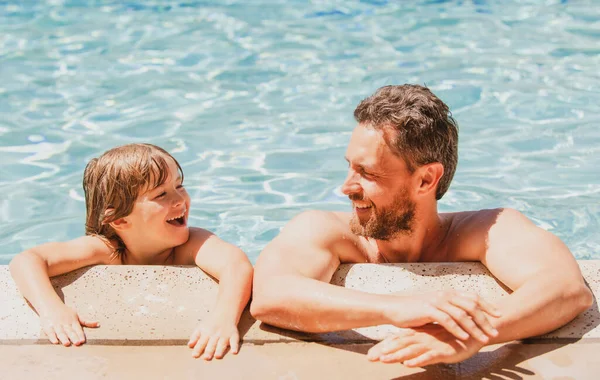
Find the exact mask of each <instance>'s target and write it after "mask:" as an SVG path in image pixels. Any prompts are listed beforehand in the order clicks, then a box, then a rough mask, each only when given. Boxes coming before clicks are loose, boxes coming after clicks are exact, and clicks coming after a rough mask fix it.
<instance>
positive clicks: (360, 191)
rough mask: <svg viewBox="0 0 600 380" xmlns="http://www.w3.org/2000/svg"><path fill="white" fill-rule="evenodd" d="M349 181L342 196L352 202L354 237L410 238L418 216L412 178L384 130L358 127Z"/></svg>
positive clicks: (350, 148) (350, 155)
mask: <svg viewBox="0 0 600 380" xmlns="http://www.w3.org/2000/svg"><path fill="white" fill-rule="evenodd" d="M346 160H347V161H348V164H349V168H348V177H347V178H346V181H345V182H344V184H343V185H342V192H343V193H344V194H346V195H348V197H349V198H350V200H351V201H352V206H353V212H352V219H351V220H350V228H351V230H352V232H353V233H355V234H357V235H361V236H365V237H370V238H373V239H377V240H389V239H392V238H393V237H395V236H397V235H398V234H400V233H404V234H410V233H411V231H412V223H413V219H414V213H415V204H414V202H413V201H412V199H411V194H410V190H411V180H412V176H411V173H410V172H409V170H408V167H407V165H406V163H405V162H404V160H403V159H402V158H400V157H398V156H396V155H395V154H394V153H392V151H391V149H390V148H389V147H388V145H387V144H386V141H385V138H384V131H383V130H376V129H373V128H370V127H368V126H364V125H358V126H357V127H356V128H355V129H354V131H353V132H352V137H351V138H350V144H349V145H348V149H347V150H346Z"/></svg>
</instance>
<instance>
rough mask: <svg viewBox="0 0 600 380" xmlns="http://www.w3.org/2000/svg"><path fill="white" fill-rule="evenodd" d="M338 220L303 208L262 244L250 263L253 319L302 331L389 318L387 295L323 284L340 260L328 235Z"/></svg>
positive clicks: (391, 300) (336, 225)
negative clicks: (251, 268)
mask: <svg viewBox="0 0 600 380" xmlns="http://www.w3.org/2000/svg"><path fill="white" fill-rule="evenodd" d="M339 224H340V221H339V220H338V219H337V218H336V217H335V216H334V215H332V214H330V213H327V212H320V211H309V212H304V213H302V214H300V215H298V216H297V217H295V218H294V219H292V220H291V221H290V222H289V223H288V225H287V226H286V227H285V228H284V229H283V230H282V231H281V233H280V235H279V236H277V237H276V238H275V239H274V240H273V241H271V242H270V243H269V244H268V245H267V246H266V247H265V249H264V250H263V251H262V253H261V254H260V256H259V258H258V260H257V262H256V265H255V267H254V292H253V297H252V304H251V306H250V311H251V313H252V315H253V316H254V317H255V318H256V319H259V320H261V321H263V322H266V323H269V324H271V325H274V326H278V327H283V328H287V329H292V330H298V331H306V332H328V331H337V330H345V329H351V328H355V327H361V326H369V325H377V324H384V323H388V322H389V320H388V318H386V315H385V314H386V306H387V304H388V303H391V302H394V301H395V300H393V299H392V298H391V297H389V296H385V295H375V294H369V293H363V292H359V291H356V290H352V289H346V288H342V287H339V286H334V285H331V284H329V282H330V281H331V277H332V276H333V274H334V272H335V271H336V269H337V267H338V266H339V265H340V259H339V257H338V256H336V255H335V254H334V253H333V252H332V251H331V247H329V246H328V245H329V244H330V240H331V239H330V236H329V235H330V234H332V233H335V234H339V233H340V231H339V230H340V228H339ZM341 233H343V232H341ZM353 248H354V247H353ZM354 249H356V248H354Z"/></svg>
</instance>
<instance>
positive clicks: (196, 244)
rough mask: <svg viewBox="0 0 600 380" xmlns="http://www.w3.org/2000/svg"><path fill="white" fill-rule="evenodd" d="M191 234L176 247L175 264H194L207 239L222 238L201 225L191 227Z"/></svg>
mask: <svg viewBox="0 0 600 380" xmlns="http://www.w3.org/2000/svg"><path fill="white" fill-rule="evenodd" d="M189 232H190V235H189V237H188V240H187V241H186V242H185V243H183V244H182V245H180V246H178V247H175V258H174V264H175V265H194V258H195V256H196V254H197V253H198V251H199V250H200V248H201V247H202V246H203V245H204V244H205V243H206V241H207V240H209V239H211V240H213V239H214V240H220V239H219V238H218V237H217V235H215V234H214V233H212V232H210V231H209V230H205V229H204V228H199V227H189Z"/></svg>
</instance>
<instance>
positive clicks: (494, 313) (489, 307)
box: [461, 293, 502, 318]
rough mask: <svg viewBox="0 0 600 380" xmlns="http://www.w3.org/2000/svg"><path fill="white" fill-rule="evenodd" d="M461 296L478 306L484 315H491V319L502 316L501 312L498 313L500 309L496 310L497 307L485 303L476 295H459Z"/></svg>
mask: <svg viewBox="0 0 600 380" xmlns="http://www.w3.org/2000/svg"><path fill="white" fill-rule="evenodd" d="M461 296H463V297H465V298H468V299H470V300H472V301H474V302H475V303H477V304H478V305H479V307H480V308H481V309H482V310H483V311H485V312H486V313H488V314H489V315H491V316H493V317H496V318H500V317H501V316H502V312H501V311H500V309H498V307H497V306H496V305H495V304H493V303H491V302H488V301H486V300H485V299H483V298H482V297H480V296H479V295H477V294H473V293H461Z"/></svg>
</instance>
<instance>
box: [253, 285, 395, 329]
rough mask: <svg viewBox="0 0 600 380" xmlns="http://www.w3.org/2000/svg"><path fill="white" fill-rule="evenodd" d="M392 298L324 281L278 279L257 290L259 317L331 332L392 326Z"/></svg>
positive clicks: (256, 313) (255, 312) (255, 308)
mask: <svg viewBox="0 0 600 380" xmlns="http://www.w3.org/2000/svg"><path fill="white" fill-rule="evenodd" d="M394 302H398V300H397V299H396V297H394V296H391V295H380V294H371V293H364V292H360V291H358V290H354V289H348V288H344V287H341V286H336V285H331V284H328V283H325V282H322V281H318V280H314V279H310V278H305V277H300V276H294V275H281V276H274V277H272V278H271V279H270V280H269V281H268V282H266V283H263V284H261V285H259V286H257V287H255V290H254V299H253V301H252V306H251V311H252V314H253V315H254V317H255V318H257V319H259V320H261V321H263V322H265V323H268V324H271V325H274V326H278V327H282V328H287V329H291V330H298V331H306V332H330V331H340V330H347V329H352V328H357V327H366V326H374V325H380V324H387V323H390V320H389V318H388V312H387V308H388V307H389V306H390V304H392V303H394Z"/></svg>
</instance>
